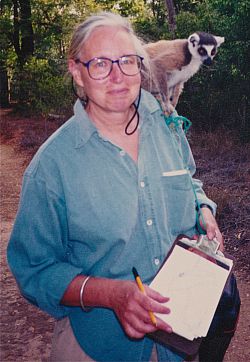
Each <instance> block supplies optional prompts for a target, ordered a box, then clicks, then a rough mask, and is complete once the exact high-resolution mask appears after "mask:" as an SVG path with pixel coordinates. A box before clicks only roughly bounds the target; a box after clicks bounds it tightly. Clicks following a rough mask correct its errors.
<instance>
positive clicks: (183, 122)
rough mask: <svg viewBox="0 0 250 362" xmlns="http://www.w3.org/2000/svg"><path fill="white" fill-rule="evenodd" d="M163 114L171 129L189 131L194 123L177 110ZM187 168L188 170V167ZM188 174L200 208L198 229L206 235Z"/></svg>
mask: <svg viewBox="0 0 250 362" xmlns="http://www.w3.org/2000/svg"><path fill="white" fill-rule="evenodd" d="M158 102H159V101H158ZM159 104H160V107H161V103H160V102H159ZM163 116H164V120H165V122H166V124H167V126H168V127H169V128H170V129H178V128H179V127H183V130H184V133H185V134H186V133H187V131H188V130H189V128H190V127H191V125H192V122H191V121H190V120H189V119H188V118H186V117H183V116H179V115H178V113H177V112H176V111H174V112H173V113H171V114H170V115H169V116H167V115H166V114H165V113H164V112H163ZM175 142H176V143H177V141H176V140H175ZM177 147H178V152H179V154H180V155H181V152H180V150H179V146H178V145H177ZM187 170H188V168H187ZM188 174H189V178H190V183H191V186H192V190H193V193H194V197H195V202H196V205H197V209H198V210H196V227H197V230H198V232H199V234H203V235H205V234H206V231H205V230H203V229H202V227H201V225H200V221H199V217H201V221H202V224H203V226H204V228H205V227H206V223H205V220H204V217H203V214H202V211H201V207H200V202H199V200H198V197H197V193H196V191H195V188H194V184H193V181H192V176H191V174H190V171H189V170H188Z"/></svg>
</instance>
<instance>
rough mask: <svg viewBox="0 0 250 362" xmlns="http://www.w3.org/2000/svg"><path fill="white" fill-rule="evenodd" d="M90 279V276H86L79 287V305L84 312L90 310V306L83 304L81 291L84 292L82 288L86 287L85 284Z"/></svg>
mask: <svg viewBox="0 0 250 362" xmlns="http://www.w3.org/2000/svg"><path fill="white" fill-rule="evenodd" d="M89 279H90V276H88V277H86V278H85V279H84V281H83V283H82V286H81V289H80V304H81V307H82V309H83V310H84V311H85V312H88V311H89V310H90V308H86V307H85V306H84V304H83V292H84V289H85V287H86V284H87V282H88V280H89Z"/></svg>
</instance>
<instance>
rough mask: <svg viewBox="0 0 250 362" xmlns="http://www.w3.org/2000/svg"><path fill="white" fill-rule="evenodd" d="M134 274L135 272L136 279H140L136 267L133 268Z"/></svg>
mask: <svg viewBox="0 0 250 362" xmlns="http://www.w3.org/2000/svg"><path fill="white" fill-rule="evenodd" d="M132 272H133V274H134V277H135V278H136V277H138V275H139V274H138V272H137V270H136V269H135V267H133V268H132Z"/></svg>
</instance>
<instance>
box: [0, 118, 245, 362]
mask: <svg viewBox="0 0 250 362" xmlns="http://www.w3.org/2000/svg"><path fill="white" fill-rule="evenodd" d="M34 124H35V126H34ZM57 126H58V125H56V124H55V122H50V121H47V122H42V123H41V122H39V120H34V119H33V120H31V119H19V118H18V117H17V116H14V115H12V114H11V113H10V112H9V111H8V112H7V111H4V112H3V111H2V114H1V131H2V136H1V150H0V151H1V153H0V157H1V190H0V191H1V243H0V247H1V287H0V292H1V294H0V297H1V299H0V301H1V311H0V314H1V325H0V328H1V329H0V333H1V350H0V351H1V354H0V360H1V361H2V362H6V361H27V362H35V361H43V362H45V361H47V358H48V356H49V353H50V346H51V335H52V331H53V327H54V322H55V321H54V320H53V318H50V317H49V316H48V315H46V314H45V313H43V312H41V311H39V310H38V309H37V308H35V307H33V306H32V305H30V304H28V303H27V302H26V301H25V300H24V299H23V298H22V297H21V296H20V294H19V291H18V289H17V286H16V283H15V281H14V278H13V276H12V275H11V273H10V271H9V269H8V266H7V263H6V256H5V252H6V246H7V243H8V239H9V235H10V232H11V229H12V226H13V221H14V217H15V213H16V210H17V206H18V200H19V193H20V189H21V181H22V174H23V171H24V169H25V167H26V166H27V164H28V162H29V160H30V158H31V155H32V154H33V153H34V150H35V149H36V147H37V145H38V144H39V143H41V142H42V141H43V139H45V138H46V137H47V136H48V134H49V133H51V132H52V131H53V128H56V127H57ZM27 134H28V135H29V137H28V138H27ZM220 142H221V145H222V144H223V142H226V140H225V139H224V138H223V137H221V139H220ZM197 147H198V146H197ZM228 147H229V148H230V145H229V146H228ZM244 147H245V146H244ZM248 150H249V149H248ZM203 151H204V149H203ZM205 151H206V152H205V153H206V155H207V158H205V159H204V158H203V157H201V156H199V155H200V148H198V149H195V152H194V153H195V158H196V161H197V165H198V171H199V173H200V175H201V176H202V177H203V180H204V181H205V183H207V184H208V190H210V194H212V193H213V192H214V188H213V185H214V182H216V185H217V187H218V190H217V191H219V194H220V195H224V196H223V197H221V203H222V204H223V212H224V214H225V213H226V218H221V219H220V220H219V221H220V226H221V229H222V231H223V234H224V237H225V242H226V249H227V250H228V251H229V252H230V253H231V254H232V255H233V256H234V258H235V260H236V262H235V274H236V276H237V278H238V286H239V290H240V295H241V301H242V307H241V314H240V319H239V323H238V329H237V331H236V334H235V336H234V338H233V340H232V342H231V345H230V347H229V349H228V351H227V353H226V357H225V362H247V361H250V338H249V335H250V333H249V329H250V328H249V325H250V323H249V322H250V317H249V311H250V304H249V294H250V277H249V236H248V235H249V233H250V230H249V226H250V225H249V211H250V209H249V176H250V174H249V157H247V153H248V154H249V152H246V150H245V149H244V150H243V151H244V152H243V153H242V151H240V152H239V150H238V151H237V152H236V153H235V154H234V153H231V156H230V161H228V160H226V159H225V158H223V160H222V163H221V164H217V165H216V166H215V167H214V165H213V164H212V163H213V162H215V159H214V157H213V156H212V155H211V154H209V152H208V151H207V150H206V149H205ZM196 156H197V157H196ZM219 156H220V155H219ZM223 157H224V156H223ZM197 158H198V160H197ZM228 162H229V163H228ZM230 162H231V163H230ZM236 165H237V166H236ZM228 169H230V174H227V173H226V170H228ZM215 170H217V171H216V172H217V175H216V173H215ZM241 170H243V171H241ZM236 171H237V172H238V174H237V175H236V173H237V172H236ZM232 172H233V173H234V179H233V180H232V181H234V182H233V183H231V184H230V183H228V179H229V178H230V175H232ZM218 176H219V177H218ZM236 176H237V177H238V181H237V179H235V177H236ZM211 179H212V180H213V182H212V181H211ZM235 181H237V182H235ZM236 187H237V188H238V189H237V190H236V191H235V188H236ZM228 194H230V195H233V194H234V195H235V201H234V202H233V206H232V204H228V203H226V201H225V200H226V196H225V195H228ZM217 197H218V196H217ZM237 205H238V206H237ZM247 205H248V206H247ZM227 218H228V222H227ZM211 362H215V361H211Z"/></svg>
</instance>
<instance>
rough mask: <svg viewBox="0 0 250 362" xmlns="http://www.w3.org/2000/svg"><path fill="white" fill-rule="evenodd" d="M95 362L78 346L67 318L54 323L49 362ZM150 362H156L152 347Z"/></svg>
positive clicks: (154, 349) (154, 351)
mask: <svg viewBox="0 0 250 362" xmlns="http://www.w3.org/2000/svg"><path fill="white" fill-rule="evenodd" d="M90 361H92V362H95V361H94V360H93V359H92V358H91V357H89V356H88V355H87V354H86V353H85V352H84V351H83V350H82V348H81V347H80V346H79V344H78V342H77V340H76V338H75V336H74V334H73V331H72V328H71V325H70V322H69V319H68V318H63V319H61V320H59V321H58V322H56V326H55V330H54V334H53V338H52V349H51V355H50V358H49V362H90ZM150 362H158V360H157V352H156V347H155V346H154V348H153V351H152V355H151V358H150Z"/></svg>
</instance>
